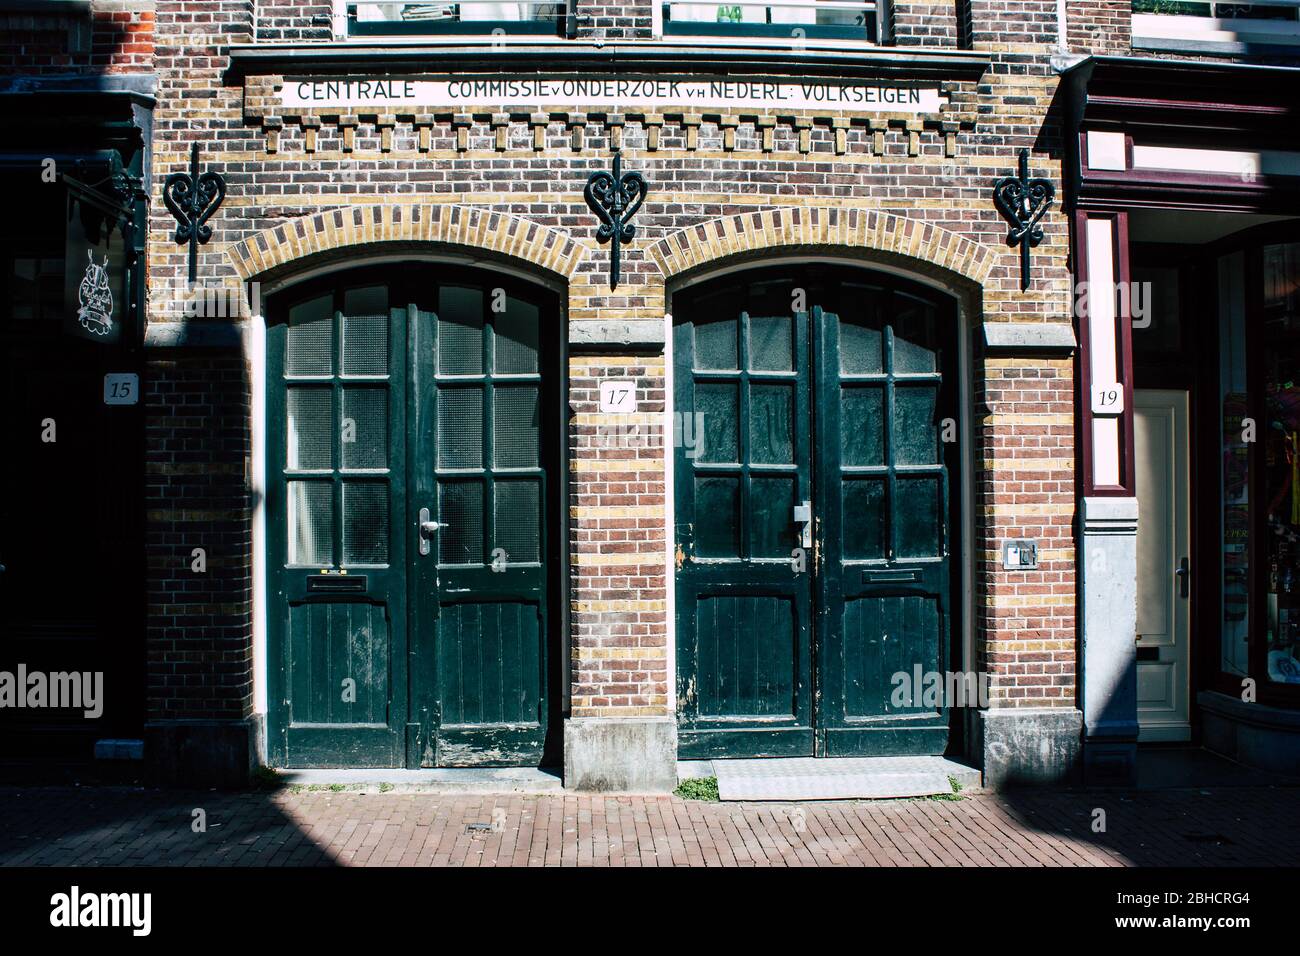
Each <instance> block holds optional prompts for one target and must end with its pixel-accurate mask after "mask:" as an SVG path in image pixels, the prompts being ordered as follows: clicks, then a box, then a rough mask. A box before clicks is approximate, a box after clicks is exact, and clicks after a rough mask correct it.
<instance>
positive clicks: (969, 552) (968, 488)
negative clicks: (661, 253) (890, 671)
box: [664, 246, 982, 749]
mask: <svg viewBox="0 0 1300 956" xmlns="http://www.w3.org/2000/svg"><path fill="white" fill-rule="evenodd" d="M885 255H888V257H889V260H890V261H882V257H880V256H879V255H877V254H876V253H875V251H874V250H871V249H869V248H865V247H848V248H845V247H838V246H837V247H828V248H827V250H826V252H825V253H824V254H820V255H819V254H808V253H804V252H795V251H794V250H790V251H789V252H788V253H787V252H784V251H783V250H782V249H781V248H780V247H777V248H774V249H773V250H771V253H770V254H767V255H754V254H753V253H749V254H745V255H741V256H735V257H728V258H725V259H719V260H714V261H713V262H711V263H708V264H707V265H705V266H703V267H700V268H696V269H691V270H689V271H687V272H684V273H682V274H680V275H679V276H676V277H673V278H671V279H670V280H669V281H668V283H667V288H666V290H665V300H666V302H667V309H666V310H665V315H664V331H665V342H666V344H665V349H664V351H665V355H664V366H665V369H666V376H667V381H666V384H665V395H666V401H665V408H664V428H665V434H666V435H672V434H673V431H672V429H673V427H674V426H673V416H674V413H675V381H676V365H675V357H674V355H673V326H674V322H675V319H674V317H673V296H674V295H676V294H677V293H679V292H682V291H683V290H686V289H689V288H691V287H693V286H697V285H700V284H703V283H706V282H712V281H714V280H716V279H720V278H724V277H726V276H728V275H735V274H740V273H745V272H751V271H757V270H764V269H772V268H774V267H781V266H808V265H830V266H841V267H846V268H850V269H854V270H858V271H861V272H864V273H872V272H875V273H883V274H885V275H890V276H894V277H897V278H899V279H904V280H906V281H909V282H913V283H917V284H919V285H923V286H926V287H928V288H930V289H932V290H934V291H936V292H938V293H940V294H942V295H944V296H947V297H949V298H950V299H952V300H953V302H954V304H955V312H956V316H957V329H956V334H957V374H958V404H959V414H958V440H959V442H960V450H959V453H960V462H961V481H960V495H961V498H960V511H961V529H960V531H961V557H960V560H959V561H958V562H956V564H957V567H958V570H959V573H960V574H961V587H960V596H961V607H960V613H961V644H960V648H961V660H960V662H959V664H960V667H961V669H962V670H963V671H973V670H974V669H975V664H976V660H977V655H976V644H975V580H976V577H975V571H976V569H975V540H976V537H975V520H976V514H975V487H974V486H975V482H974V480H972V478H971V477H970V476H972V475H974V474H975V467H974V465H975V457H974V421H973V418H974V383H973V376H972V365H971V341H970V338H971V333H972V331H973V329H974V328H975V327H976V326H977V324H978V322H979V321H980V319H981V315H982V297H981V288H980V286H978V285H977V284H976V283H974V282H973V281H972V280H971V279H969V278H967V277H965V276H962V275H960V274H958V273H955V272H950V271H948V270H936V268H935V267H934V266H932V265H930V264H929V263H927V262H925V261H924V260H919V259H915V260H910V263H911V264H912V265H913V267H912V268H909V267H908V264H907V263H908V262H909V260H907V259H900V257H899V256H897V255H895V254H890V253H886V254H885ZM665 468H666V469H667V471H668V480H667V481H666V482H665V487H666V489H667V495H666V498H665V517H664V538H665V541H666V542H667V553H666V560H667V562H668V567H669V568H674V567H676V554H675V549H676V540H677V536H676V530H675V521H676V494H675V483H676V468H675V467H674V462H673V459H672V455H671V453H670V455H669V457H668V460H667V461H666V463H665ZM667 613H668V624H669V628H670V633H671V635H672V639H671V642H670V646H671V648H672V649H673V653H670V654H669V655H668V687H669V694H670V710H671V712H673V713H676V710H677V655H676V647H677V641H678V640H679V636H678V634H677V599H676V588H675V587H669V588H668V609H667ZM960 725H961V728H962V733H963V734H964V736H965V740H964V741H963V744H964V745H965V746H966V747H967V749H969V746H970V743H971V733H972V730H971V724H970V720H969V719H964V720H962V721H961V724H960Z"/></svg>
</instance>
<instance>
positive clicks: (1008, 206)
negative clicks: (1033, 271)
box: [993, 149, 1056, 292]
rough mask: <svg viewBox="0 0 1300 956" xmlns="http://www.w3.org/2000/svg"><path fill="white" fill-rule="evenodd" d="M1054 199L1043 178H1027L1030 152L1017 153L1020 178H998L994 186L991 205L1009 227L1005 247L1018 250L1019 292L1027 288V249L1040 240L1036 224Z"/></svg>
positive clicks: (1053, 194) (1052, 189) (1041, 229)
mask: <svg viewBox="0 0 1300 956" xmlns="http://www.w3.org/2000/svg"><path fill="white" fill-rule="evenodd" d="M1055 197H1056V189H1055V187H1053V186H1052V184H1051V182H1050V181H1049V180H1046V179H1040V178H1037V177H1035V178H1032V179H1031V178H1030V176H1029V150H1027V149H1022V150H1021V151H1020V175H1019V177H1016V176H1008V177H1006V178H1005V179H999V180H998V181H997V182H996V183H994V184H993V205H995V206H997V207H998V212H1000V213H1002V218H1004V219H1006V221H1007V222H1008V223H1010V224H1011V231H1010V232H1008V233H1007V245H1009V246H1011V247H1013V248H1014V247H1015V246H1019V247H1020V290H1021V291H1022V292H1023V291H1024V290H1026V289H1028V288H1029V250H1030V249H1032V248H1034V247H1035V246H1037V245H1038V244H1039V243H1040V242H1042V241H1043V227H1042V226H1041V225H1040V224H1039V221H1040V220H1041V219H1042V218H1043V216H1044V215H1045V214H1046V213H1047V210H1048V208H1049V207H1050V206H1051V205H1052V200H1053V199H1054V198H1055Z"/></svg>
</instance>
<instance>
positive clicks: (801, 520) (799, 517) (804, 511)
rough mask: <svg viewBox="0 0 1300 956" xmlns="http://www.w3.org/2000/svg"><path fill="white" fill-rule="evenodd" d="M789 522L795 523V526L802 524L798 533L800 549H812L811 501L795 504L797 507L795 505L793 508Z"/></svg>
mask: <svg viewBox="0 0 1300 956" xmlns="http://www.w3.org/2000/svg"><path fill="white" fill-rule="evenodd" d="M790 520H791V521H793V522H795V523H796V524H802V525H803V529H802V530H801V531H800V532H799V547H801V548H811V547H812V537H813V535H812V521H813V514H812V502H811V501H805V502H803V503H801V504H797V505H795V506H794V513H793V514H792V516H791V519H790Z"/></svg>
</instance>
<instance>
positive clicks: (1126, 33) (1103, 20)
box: [1065, 0, 1133, 56]
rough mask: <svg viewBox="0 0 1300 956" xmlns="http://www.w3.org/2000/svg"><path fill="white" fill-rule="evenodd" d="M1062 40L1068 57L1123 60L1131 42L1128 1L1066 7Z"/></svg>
mask: <svg viewBox="0 0 1300 956" xmlns="http://www.w3.org/2000/svg"><path fill="white" fill-rule="evenodd" d="M1065 10H1066V21H1065V22H1066V36H1067V39H1068V43H1069V47H1070V51H1071V52H1072V53H1106V54H1116V55H1121V56H1125V55H1127V54H1128V53H1129V48H1130V46H1132V42H1133V4H1132V0H1079V2H1075V3H1068V4H1066V6H1065Z"/></svg>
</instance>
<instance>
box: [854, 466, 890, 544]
mask: <svg viewBox="0 0 1300 956" xmlns="http://www.w3.org/2000/svg"><path fill="white" fill-rule="evenodd" d="M843 494H844V498H843V504H844V557H846V558H857V559H873V558H875V559H878V558H883V557H885V552H886V540H885V535H886V529H887V527H888V526H887V524H886V522H885V518H886V514H885V482H884V481H883V480H882V479H879V478H854V479H850V480H846V481H845V482H844V487H843Z"/></svg>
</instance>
